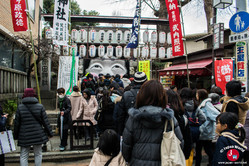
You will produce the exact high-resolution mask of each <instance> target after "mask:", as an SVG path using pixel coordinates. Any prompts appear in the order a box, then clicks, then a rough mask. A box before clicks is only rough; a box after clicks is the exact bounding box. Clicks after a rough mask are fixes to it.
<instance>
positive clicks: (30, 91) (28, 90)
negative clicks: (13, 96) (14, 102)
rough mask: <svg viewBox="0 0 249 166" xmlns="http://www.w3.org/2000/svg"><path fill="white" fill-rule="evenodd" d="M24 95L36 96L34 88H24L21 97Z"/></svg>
mask: <svg viewBox="0 0 249 166" xmlns="http://www.w3.org/2000/svg"><path fill="white" fill-rule="evenodd" d="M25 97H37V95H36V93H35V90H34V89H33V88H26V89H25V90H24V93H23V96H22V98H25Z"/></svg>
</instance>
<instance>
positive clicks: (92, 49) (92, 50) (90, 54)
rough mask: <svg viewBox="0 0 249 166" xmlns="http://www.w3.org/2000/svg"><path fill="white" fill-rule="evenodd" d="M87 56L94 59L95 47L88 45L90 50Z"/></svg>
mask: <svg viewBox="0 0 249 166" xmlns="http://www.w3.org/2000/svg"><path fill="white" fill-rule="evenodd" d="M89 56H90V57H91V58H93V57H95V56H96V46H95V45H90V48H89Z"/></svg>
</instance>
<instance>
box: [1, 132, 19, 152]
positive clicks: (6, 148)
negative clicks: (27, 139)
mask: <svg viewBox="0 0 249 166" xmlns="http://www.w3.org/2000/svg"><path fill="white" fill-rule="evenodd" d="M15 150H16V147H15V142H14V139H13V134H12V131H11V130H7V131H2V132H0V154H5V153H9V152H12V151H15Z"/></svg>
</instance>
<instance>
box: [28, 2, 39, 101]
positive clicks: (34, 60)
mask: <svg viewBox="0 0 249 166" xmlns="http://www.w3.org/2000/svg"><path fill="white" fill-rule="evenodd" d="M26 6H27V16H28V22H29V34H30V42H31V45H32V54H33V63H34V68H35V79H36V88H37V96H38V101H39V103H40V104H41V95H40V87H39V80H38V75H37V66H36V56H35V49H34V41H33V36H32V31H31V23H30V15H29V5H28V1H27V0H26Z"/></svg>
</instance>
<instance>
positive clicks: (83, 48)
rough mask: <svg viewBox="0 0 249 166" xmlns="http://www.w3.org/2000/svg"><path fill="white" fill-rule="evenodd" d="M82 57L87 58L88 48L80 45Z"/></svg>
mask: <svg viewBox="0 0 249 166" xmlns="http://www.w3.org/2000/svg"><path fill="white" fill-rule="evenodd" d="M79 54H80V57H85V56H86V46H85V45H80V52H79Z"/></svg>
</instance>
